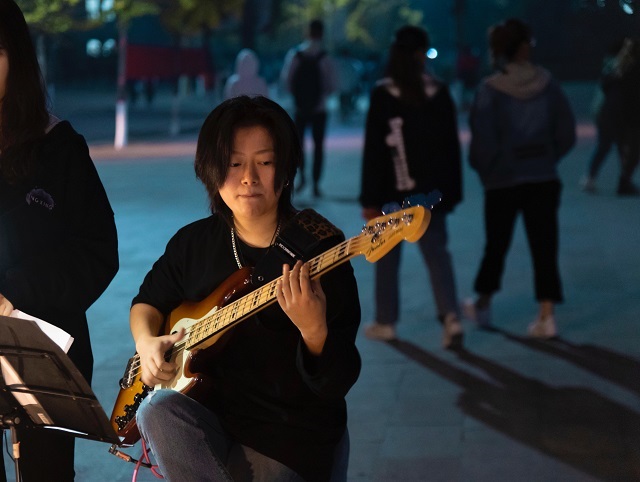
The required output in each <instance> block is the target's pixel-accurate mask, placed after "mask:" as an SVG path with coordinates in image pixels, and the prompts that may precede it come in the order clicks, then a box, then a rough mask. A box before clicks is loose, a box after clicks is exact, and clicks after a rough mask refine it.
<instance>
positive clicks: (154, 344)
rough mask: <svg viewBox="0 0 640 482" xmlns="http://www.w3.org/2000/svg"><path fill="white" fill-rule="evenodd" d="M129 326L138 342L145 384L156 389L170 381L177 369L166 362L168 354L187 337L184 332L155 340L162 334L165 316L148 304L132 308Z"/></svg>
mask: <svg viewBox="0 0 640 482" xmlns="http://www.w3.org/2000/svg"><path fill="white" fill-rule="evenodd" d="M129 323H130V326H131V334H132V335H133V339H134V340H135V342H136V352H137V353H138V356H139V357H140V369H141V376H140V379H141V380H142V383H144V384H146V385H149V386H150V387H153V386H156V385H158V384H160V383H163V382H168V381H171V380H172V379H173V377H174V376H175V374H176V371H177V370H178V366H177V364H175V363H171V362H168V361H166V360H165V354H166V352H167V351H168V350H169V349H170V348H171V347H172V346H173V345H174V344H175V343H176V342H177V341H179V340H180V339H182V338H183V337H184V329H183V328H181V329H180V330H179V331H177V332H176V333H172V334H171V335H162V336H156V335H157V333H160V328H161V327H162V325H163V323H164V316H163V315H162V313H160V311H159V310H158V309H156V308H155V307H153V306H151V305H147V304H145V303H137V304H135V305H133V306H132V307H131V312H130V314H129Z"/></svg>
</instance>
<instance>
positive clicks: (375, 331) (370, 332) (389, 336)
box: [364, 321, 396, 341]
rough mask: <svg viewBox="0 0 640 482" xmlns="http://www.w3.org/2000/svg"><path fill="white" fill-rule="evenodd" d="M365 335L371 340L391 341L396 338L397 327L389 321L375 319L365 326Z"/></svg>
mask: <svg viewBox="0 0 640 482" xmlns="http://www.w3.org/2000/svg"><path fill="white" fill-rule="evenodd" d="M364 336H366V337H367V338H369V339H370V340H378V341H390V340H395V339H396V327H395V326H394V325H391V324H389V323H378V322H377V321H374V322H372V323H369V324H368V325H367V326H365V327H364Z"/></svg>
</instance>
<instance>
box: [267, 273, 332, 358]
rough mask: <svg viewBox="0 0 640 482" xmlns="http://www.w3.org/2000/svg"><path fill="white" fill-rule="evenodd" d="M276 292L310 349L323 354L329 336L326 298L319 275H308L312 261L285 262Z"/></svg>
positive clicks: (311, 351) (316, 353)
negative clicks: (314, 277)
mask: <svg viewBox="0 0 640 482" xmlns="http://www.w3.org/2000/svg"><path fill="white" fill-rule="evenodd" d="M276 296H277V298H278V303H279V304H280V307H281V308H282V311H284V312H285V314H286V315H287V316H288V317H289V318H290V319H291V321H292V322H293V324H294V325H296V326H297V327H298V329H299V330H300V334H301V335H302V339H303V340H304V343H305V345H306V346H307V349H308V350H309V352H310V353H311V354H313V355H320V353H322V348H323V347H324V342H325V341H326V339H327V300H326V297H325V294H324V291H322V285H321V284H320V279H319V278H316V279H314V280H312V279H311V278H310V276H309V263H304V264H303V263H302V262H301V261H298V262H296V264H295V265H294V267H293V269H290V268H289V265H287V264H285V265H284V266H283V267H282V279H280V280H278V285H277V290H276Z"/></svg>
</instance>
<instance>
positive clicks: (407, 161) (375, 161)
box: [360, 26, 463, 348]
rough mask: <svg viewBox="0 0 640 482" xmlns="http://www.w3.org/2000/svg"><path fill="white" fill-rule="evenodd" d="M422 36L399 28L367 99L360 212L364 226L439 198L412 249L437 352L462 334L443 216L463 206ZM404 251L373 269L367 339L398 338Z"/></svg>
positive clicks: (443, 89) (453, 138) (452, 142)
mask: <svg viewBox="0 0 640 482" xmlns="http://www.w3.org/2000/svg"><path fill="white" fill-rule="evenodd" d="M428 48H429V37H428V34H427V32H426V31H425V30H424V29H422V28H420V27H415V26H405V27H403V28H401V29H399V30H398V31H397V32H396V34H395V40H394V42H393V44H392V45H391V48H390V53H389V62H388V65H387V69H386V74H387V76H386V77H385V78H383V79H382V80H380V81H379V82H378V83H377V85H376V86H375V88H374V89H373V91H372V92H371V99H370V103H369V105H370V106H369V112H368V114H367V120H366V129H365V143H364V153H363V162H362V187H361V193H360V204H361V205H362V215H363V217H364V218H365V219H367V220H370V219H372V218H374V217H377V216H379V215H381V214H382V209H383V206H384V205H385V204H387V203H393V202H395V203H402V202H403V200H404V199H405V198H406V197H408V196H410V195H412V194H415V193H428V192H430V191H432V190H434V189H438V190H440V191H441V192H442V202H441V203H439V204H438V205H436V206H435V207H434V208H433V211H432V216H431V222H430V224H429V229H428V231H427V232H426V233H425V235H424V236H422V238H420V240H419V241H418V246H419V247H420V250H421V252H422V256H423V258H424V261H425V264H426V267H427V268H428V271H429V276H430V279H431V289H432V291H433V297H434V300H435V303H436V316H437V318H438V319H439V321H440V322H441V323H442V324H443V334H442V344H443V346H444V347H445V348H458V347H460V346H461V344H462V337H463V330H462V325H461V323H460V321H459V309H458V297H457V293H456V284H455V279H454V273H453V266H452V260H451V254H450V253H449V250H448V248H447V242H448V233H447V215H448V214H449V213H451V212H452V211H453V209H454V207H455V206H456V205H457V204H458V203H459V202H460V201H461V199H462V176H461V167H460V164H461V161H460V157H461V156H460V142H459V139H458V128H457V117H456V109H455V105H454V103H453V100H452V98H451V95H450V93H449V89H448V88H447V86H446V85H445V84H444V83H443V82H442V81H441V80H439V79H437V78H436V77H434V76H433V75H431V74H428V73H426V72H425V63H426V51H427V49H428ZM401 251H402V245H398V246H396V247H395V248H394V249H393V250H392V251H391V252H390V253H388V254H387V255H386V256H385V257H384V258H382V259H380V260H379V261H378V262H377V263H376V266H375V321H374V322H373V323H370V324H369V325H367V326H366V327H365V335H366V336H367V337H368V338H371V339H375V340H391V339H394V338H395V337H396V329H395V327H396V324H397V322H398V317H399V280H398V278H399V267H400V255H401Z"/></svg>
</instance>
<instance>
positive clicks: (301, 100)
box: [291, 50, 326, 112]
mask: <svg viewBox="0 0 640 482" xmlns="http://www.w3.org/2000/svg"><path fill="white" fill-rule="evenodd" d="M325 55H326V52H325V51H324V50H323V51H321V52H320V53H318V54H315V55H308V54H305V53H303V52H301V51H298V52H297V53H296V57H297V58H298V66H297V68H296V69H295V71H294V72H293V75H292V77H291V93H292V94H293V99H294V101H295V105H296V108H297V109H298V110H299V111H302V112H313V111H314V110H315V108H316V107H317V106H318V102H320V97H321V96H322V78H323V75H322V71H321V70H320V60H322V58H323V57H324V56H325Z"/></svg>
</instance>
